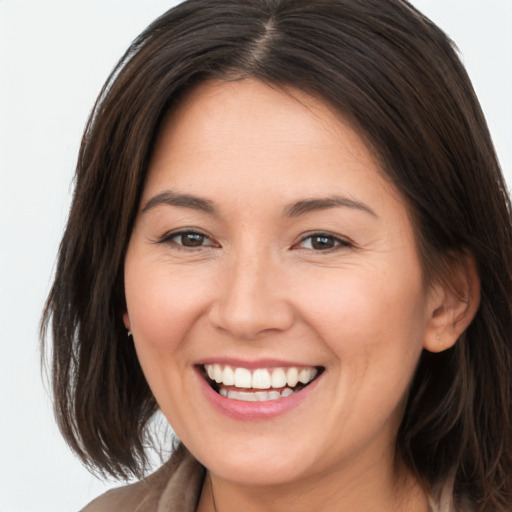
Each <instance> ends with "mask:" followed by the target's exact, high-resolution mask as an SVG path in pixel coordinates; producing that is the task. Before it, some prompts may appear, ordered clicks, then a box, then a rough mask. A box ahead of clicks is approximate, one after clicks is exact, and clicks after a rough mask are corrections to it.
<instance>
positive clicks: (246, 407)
mask: <svg viewBox="0 0 512 512" xmlns="http://www.w3.org/2000/svg"><path fill="white" fill-rule="evenodd" d="M207 363H212V364H213V363H219V364H229V365H232V366H240V367H244V368H250V369H252V368H262V367H263V368H265V367H267V368H269V367H278V366H280V367H287V366H298V367H301V366H305V365H301V364H290V363H289V362H287V363H286V364H283V362H282V361H276V360H259V361H255V362H253V363H248V362H247V361H240V360H233V359H229V360H227V359H222V360H220V359H218V360H214V359H208V361H207ZM201 364H202V363H201ZM205 364H206V362H205ZM196 368H197V372H196V375H197V378H198V380H199V385H200V387H201V391H202V392H203V394H204V396H205V397H206V399H207V400H208V402H210V404H211V405H212V406H213V407H214V408H215V409H216V410H217V411H218V412H220V413H221V414H223V415H225V416H228V417H230V418H233V419H236V420H242V421H261V420H267V419H271V418H275V417H277V416H279V415H282V414H285V413H286V412H288V411H290V410H292V409H294V408H295V407H298V406H300V405H301V404H302V403H303V402H304V401H305V400H306V399H307V398H308V396H309V395H310V394H311V393H313V392H314V391H315V389H316V387H317V385H318V381H319V379H318V378H317V379H315V380H314V381H313V382H311V383H310V384H309V385H307V386H306V387H305V388H303V389H301V390H300V391H297V392H296V393H294V394H293V395H290V396H287V397H285V398H279V399H277V400H269V401H265V402H246V401H242V400H233V399H230V398H226V397H224V396H222V395H220V394H219V393H217V392H216V391H215V390H213V389H212V388H211V386H210V384H209V383H208V382H207V381H206V380H205V378H204V377H203V375H202V371H201V369H200V368H199V367H196Z"/></svg>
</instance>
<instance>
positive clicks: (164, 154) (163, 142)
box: [149, 79, 383, 182]
mask: <svg viewBox="0 0 512 512" xmlns="http://www.w3.org/2000/svg"><path fill="white" fill-rule="evenodd" d="M305 156H307V157H308V160H309V162H310V163H312V162H313V163H314V162H318V163H319V162H322V164H323V166H324V167H326V166H330V167H331V168H332V171H333V173H336V171H337V169H338V168H340V167H343V166H344V162H343V161H342V160H346V159H350V161H351V163H352V164H353V165H354V164H356V165H355V167H357V168H360V169H365V171H366V172H367V174H368V172H370V171H371V172H375V173H378V174H381V175H383V173H382V170H381V167H380V165H379V164H378V159H377V158H375V156H374V154H373V153H372V152H371V150H370V149H369V148H368V146H367V145H366V144H365V143H364V142H363V140H362V139H361V138H360V137H359V136H358V134H357V133H356V131H355V130H353V129H352V127H351V126H350V125H349V123H347V122H346V120H345V119H344V118H343V117H342V116H340V115H339V113H338V112H336V111H335V110H334V109H333V108H331V107H330V106H329V105H328V104H327V103H326V102H323V101H321V100H319V99H318V98H315V97H313V96H311V95H308V94H306V93H304V92H302V91H300V90H297V89H292V88H286V89H285V88H282V87H278V86H269V85H266V84H263V83H262V82H260V81H257V80H254V79H245V80H240V81H235V82H225V81H221V80H210V81H207V82H203V83H201V84H199V85H198V86H196V87H195V88H193V89H192V90H191V91H189V92H188V94H187V95H185V97H184V98H183V99H182V101H181V102H180V103H179V104H178V105H177V106H176V107H175V108H174V109H173V110H172V111H171V112H169V113H168V115H167V117H166V119H165V121H164V123H163V126H162V128H161V131H160V134H159V137H158V141H157V145H156V148H155V151H154V154H153V158H152V161H151V165H150V180H149V182H154V181H155V178H156V177H157V176H158V175H162V174H169V172H170V171H171V170H172V171H173V174H174V175H175V176H177V174H178V169H179V168H180V167H181V166H182V164H183V165H184V166H188V174H189V178H190V179H191V178H192V175H193V174H194V173H195V172H194V171H199V170H200V171H201V173H202V177H203V178H207V177H208V174H209V171H210V170H211V169H212V168H213V167H215V166H216V167H217V170H218V167H219V166H220V167H221V168H224V169H225V170H226V172H227V171H228V169H229V168H230V166H231V165H236V166H237V174H238V175H240V174H243V173H244V172H246V171H247V172H248V171H249V170H251V169H253V168H254V167H259V169H262V168H271V169H273V171H274V173H279V170H281V169H283V159H286V162H287V167H288V166H292V167H294V169H295V173H296V177H297V178H299V177H300V175H301V174H304V173H305V174H307V175H308V176H309V177H310V178H311V177H314V175H315V174H317V166H316V165H311V166H310V167H309V168H307V166H305V165H304V157H305ZM340 156H341V157H342V158H341V159H340ZM185 164H186V165H185ZM191 166H194V167H193V168H192V167H191ZM302 177H303V178H304V177H305V176H302Z"/></svg>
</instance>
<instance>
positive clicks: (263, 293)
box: [210, 254, 294, 340]
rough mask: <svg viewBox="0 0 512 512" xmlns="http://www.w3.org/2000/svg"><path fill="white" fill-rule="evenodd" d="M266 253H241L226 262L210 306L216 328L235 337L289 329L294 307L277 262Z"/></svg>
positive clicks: (258, 335) (253, 335)
mask: <svg viewBox="0 0 512 512" xmlns="http://www.w3.org/2000/svg"><path fill="white" fill-rule="evenodd" d="M270 260H271V258H270V257H269V256H268V255H262V254H260V255H254V254H253V255H251V256H249V257H243V256H240V257H238V258H236V260H235V261H232V262H230V264H229V265H227V267H228V268H226V271H225V272H224V273H223V275H222V278H221V282H220V283H219V287H218V290H217V292H216V300H215V301H214V302H213V304H212V307H211V309H210V321H211V322H212V324H213V325H214V326H215V328H217V329H219V330H222V331H225V332H228V333H229V334H230V335H231V336H233V337H236V338H237V339H246V340H251V339H257V338H259V337H261V335H263V334H264V333H271V332H280V331H286V330H287V329H289V328H290V327H291V326H292V324H293V322H294V310H293V307H292V303H291V301H290V300H289V298H288V290H287V287H286V285H285V283H284V279H283V272H282V270H283V269H282V268H280V265H279V264H277V263H275V262H274V263H273V264H272V262H271V261H270Z"/></svg>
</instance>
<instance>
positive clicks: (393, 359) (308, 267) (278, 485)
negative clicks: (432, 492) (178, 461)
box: [124, 80, 475, 512]
mask: <svg viewBox="0 0 512 512" xmlns="http://www.w3.org/2000/svg"><path fill="white" fill-rule="evenodd" d="M168 191H172V192H173V193H174V194H186V195H192V196H197V197H200V198H202V199H205V200H207V201H208V205H209V206H213V207H214V209H215V213H212V212H208V211H204V208H203V209H198V208H197V207H195V206H194V205H191V204H187V205H181V206H180V205H176V204H174V205H171V204H162V203H160V204H155V200H153V201H152V203H149V201H151V200H152V199H153V198H155V197H157V196H159V195H160V194H162V193H166V192H168ZM334 195H336V196H337V197H338V198H345V199H349V200H350V201H352V203H347V204H344V205H331V206H330V207H325V208H321V209H313V210H311V211H307V212H302V214H298V215H293V216H290V215H289V210H290V205H293V204H295V203H297V202H299V201H303V200H309V199H318V198H332V197H333V196H334ZM160 197H161V196H160ZM345 202H346V201H345ZM324 206H325V205H324ZM191 230H192V231H194V232H197V233H200V234H201V235H205V236H204V237H202V238H201V237H199V238H197V237H196V240H199V241H200V243H201V244H202V245H199V246H196V247H185V246H183V243H184V241H185V243H186V241H187V240H189V238H183V237H182V236H179V235H176V233H178V232H180V233H183V231H191ZM318 232H321V233H324V235H323V236H324V237H327V238H325V242H327V246H329V245H332V247H331V248H327V249H324V248H323V246H319V245H318V244H316V245H314V244H313V242H315V243H316V242H318V241H319V239H318V238H314V237H313V238H311V234H312V233H318ZM470 274H471V272H469V273H468V272H466V271H464V272H462V273H461V275H462V277H464V276H467V275H470ZM461 282H462V288H464V290H465V291H467V290H469V289H470V288H471V289H474V288H475V287H474V286H472V285H471V286H470V285H469V284H468V283H469V281H468V280H467V279H466V280H465V279H462V280H461ZM125 286H126V299H127V312H126V314H125V316H124V322H125V325H126V327H127V328H129V329H131V331H132V332H133V338H134V342H135V345H136V349H137V354H138V357H139V359H140V362H141V365H142V368H143V371H144V373H145V375H146V378H147V380H148V383H149V385H150V387H151V389H152V391H153V393H154V395H155V397H156V399H157V401H158V404H159V405H160V408H161V409H162V411H163V413H164V415H165V416H166V417H167V419H168V420H169V422H170V424H171V426H172V427H173V429H174V430H175V432H176V434H177V435H178V437H179V438H180V439H181V440H182V441H183V442H184V444H185V445H186V446H187V448H188V449H189V450H190V451H191V452H192V454H193V455H194V456H195V457H196V458H197V459H198V460H199V461H200V462H201V463H202V464H204V465H205V466H206V467H207V468H208V470H209V475H210V478H211V483H212V488H213V490H214V494H215V502H216V507H217V511H218V512H222V511H227V510H245V511H248V512H251V511H253V512H256V511H260V510H265V511H275V512H277V511H285V510H294V511H306V510H308V511H309V510H311V508H312V506H314V507H315V510H318V511H331V510H336V511H340V510H351V511H353V510H358V511H363V512H365V511H379V512H383V511H394V512H396V511H398V510H415V511H417V512H421V511H426V510H428V505H427V498H426V496H425V493H424V492H423V491H422V489H421V487H420V486H419V485H418V483H417V482H416V481H415V480H414V478H413V477H412V476H411V475H409V474H408V473H407V472H406V471H404V470H403V469H401V468H400V465H399V464H395V458H394V449H395V438H396V433H397V429H398V426H399V424H400V420H401V417H402V410H403V404H404V399H405V397H406V394H407V390H408V387H409V384H410V381H411V378H412V375H413V373H414V370H415V367H416V365H417V362H418V359H419V357H420V354H421V351H422V350H423V349H424V348H427V349H429V350H433V351H435V350H442V349H444V348H447V347H448V346H451V344H453V343H455V341H456V339H457V337H458V335H459V334H460V332H461V331H462V330H463V329H464V327H465V326H466V325H467V323H469V321H470V319H471V315H472V312H471V311H469V310H468V307H467V301H466V302H464V303H463V301H461V300H460V299H458V298H457V297H460V291H461V290H460V289H459V290H458V292H459V294H458V295H457V294H455V293H451V292H450V290H449V289H448V288H447V287H443V286H441V285H435V286H431V287H427V286H426V285H425V283H424V280H423V275H422V270H421V266H420V261H419V257H418V253H417V248H416V244H415V238H414V230H413V226H412V224H411V221H410V216H409V215H408V211H407V208H406V206H405V205H404V202H403V201H402V199H401V197H400V194H399V193H398V192H397V190H396V189H395V188H394V187H393V185H392V184H390V183H389V180H386V179H385V177H383V173H382V171H381V169H379V167H378V165H377V162H376V159H375V158H374V157H373V156H372V154H371V153H370V151H369V150H368V148H367V147H366V146H365V144H364V143H363V142H362V140H361V139H360V138H359V137H358V136H357V134H356V133H355V132H354V131H353V130H352V129H351V128H350V127H349V126H348V125H347V124H346V123H344V122H343V120H342V119H340V117H339V116H337V115H335V114H334V113H333V112H332V111H331V110H330V109H329V108H328V107H327V106H326V105H325V104H323V103H322V102H320V101H318V100H316V99H314V98H312V97H310V96H308V95H305V94H304V93H302V92H299V91H296V90H288V91H286V92H285V91H283V90H281V89H278V88H271V87H269V86H267V85H264V84H262V83H260V82H258V81H255V80H242V81H238V82H231V83H224V82H220V81H210V82H206V83H204V84H201V85H200V86H198V87H197V88H196V89H194V90H193V91H192V92H191V93H189V95H188V96H187V98H186V99H185V100H184V101H183V102H182V103H181V105H180V106H179V107H178V108H177V109H176V110H174V111H173V112H172V115H170V116H169V117H168V118H167V120H166V122H165V123H164V125H163V128H162V130H161V133H160V135H159V139H158V143H157V146H156V149H155V153H154V156H153V159H152V162H151V165H150V169H149V175H148V179H147V182H146V184H145V188H144V191H143V198H142V202H141V210H140V212H139V214H138V217H137V220H136V223H135V227H134V230H133V233H132V237H131V240H130V244H129V248H128V252H127V256H126V262H125ZM214 357H215V358H218V357H231V358H237V359H241V360H244V361H254V360H257V359H263V358H265V359H267V358H269V359H280V360H285V361H293V362H298V363H302V364H303V365H305V366H321V367H323V368H325V371H324V372H323V374H322V375H321V377H320V378H319V379H318V381H317V383H316V387H315V389H314V391H313V392H311V393H310V395H309V396H308V397H307V399H305V400H304V401H303V402H302V403H301V404H299V405H298V406H297V407H295V408H293V409H291V410H289V411H287V412H286V413H285V414H282V415H280V416H277V417H275V418H272V419H269V420H263V421H241V420H237V419H234V418H230V417H228V416H226V415H224V414H221V413H220V412H218V411H217V410H216V409H215V408H214V407H212V405H211V403H210V402H209V401H208V400H207V399H206V398H205V396H204V394H203V393H202V391H201V389H200V386H199V379H198V374H197V371H196V370H195V365H196V363H197V362H198V361H200V360H205V359H208V358H214ZM212 503H213V500H212V496H211V494H210V486H209V480H208V479H207V485H205V488H204V491H203V495H202V497H201V502H200V504H199V508H198V510H199V511H201V512H206V511H213V510H214V509H213V504H212Z"/></svg>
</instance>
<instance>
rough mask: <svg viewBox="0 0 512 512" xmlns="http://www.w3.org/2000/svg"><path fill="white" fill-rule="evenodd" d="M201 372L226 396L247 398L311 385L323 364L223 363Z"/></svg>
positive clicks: (273, 396)
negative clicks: (269, 365)
mask: <svg viewBox="0 0 512 512" xmlns="http://www.w3.org/2000/svg"><path fill="white" fill-rule="evenodd" d="M201 370H202V371H201V373H202V375H203V377H204V378H205V379H206V381H207V382H208V384H209V385H210V387H211V388H212V389H213V390H214V391H215V392H217V393H218V394H219V395H222V396H223V397H226V398H230V399H233V400H241V401H245V402H267V401H269V400H278V399H280V398H286V397H288V396H291V395H293V394H295V393H298V392H299V391H300V390H302V389H304V388H305V387H306V386H308V385H310V384H311V383H312V382H313V381H314V380H316V379H317V378H318V377H319V376H320V375H321V373H322V372H323V370H324V368H323V367H314V366H309V367H297V366H289V367H277V368H257V369H254V370H250V369H248V368H243V367H232V366H229V365H220V364H204V365H202V366H201Z"/></svg>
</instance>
